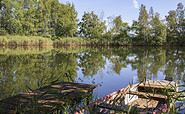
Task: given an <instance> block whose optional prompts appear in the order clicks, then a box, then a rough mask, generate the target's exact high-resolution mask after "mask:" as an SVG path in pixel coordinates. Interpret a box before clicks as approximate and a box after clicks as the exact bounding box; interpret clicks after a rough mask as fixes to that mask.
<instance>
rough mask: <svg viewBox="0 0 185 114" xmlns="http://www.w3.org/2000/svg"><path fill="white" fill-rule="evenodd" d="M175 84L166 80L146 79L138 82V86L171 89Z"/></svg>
mask: <svg viewBox="0 0 185 114" xmlns="http://www.w3.org/2000/svg"><path fill="white" fill-rule="evenodd" d="M175 86H177V84H176V83H175V82H170V81H166V80H148V81H146V82H144V83H141V84H139V87H145V88H158V89H173V88H174V87H175Z"/></svg>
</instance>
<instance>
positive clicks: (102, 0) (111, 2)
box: [59, 0, 185, 24]
mask: <svg viewBox="0 0 185 114" xmlns="http://www.w3.org/2000/svg"><path fill="white" fill-rule="evenodd" d="M59 2H61V3H67V2H70V3H74V5H75V8H76V10H77V12H78V19H81V17H82V15H83V14H84V11H94V12H95V13H96V14H98V15H100V13H101V12H102V11H103V12H104V19H107V17H108V16H113V15H114V16H119V15H121V17H122V19H123V21H124V22H128V23H130V24H131V23H132V20H137V19H138V15H139V7H140V5H141V4H144V5H146V7H147V10H148V11H149V8H150V7H151V6H152V7H153V9H154V11H155V12H158V13H160V14H161V18H164V17H165V15H167V14H168V12H169V11H170V10H175V9H176V8H177V4H178V3H180V2H181V3H183V5H185V0H59Z"/></svg>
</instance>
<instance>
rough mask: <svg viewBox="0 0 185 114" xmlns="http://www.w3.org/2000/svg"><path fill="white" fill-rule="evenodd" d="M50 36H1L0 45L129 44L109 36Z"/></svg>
mask: <svg viewBox="0 0 185 114" xmlns="http://www.w3.org/2000/svg"><path fill="white" fill-rule="evenodd" d="M54 38H55V37H53V38H49V37H42V36H19V35H5V36H0V46H48V45H49V46H55V47H56V46H112V45H120V46H121V45H128V43H125V41H122V40H120V41H118V40H115V41H114V40H110V39H107V38H94V39H92V38H86V37H63V38H56V39H54Z"/></svg>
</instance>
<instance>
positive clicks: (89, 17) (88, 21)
mask: <svg viewBox="0 0 185 114" xmlns="http://www.w3.org/2000/svg"><path fill="white" fill-rule="evenodd" d="M79 29H80V31H79V33H80V34H81V36H84V37H88V38H96V39H98V38H101V37H102V35H103V32H104V30H105V22H101V20H100V19H99V17H98V15H96V14H94V12H93V11H92V12H91V13H90V12H84V15H83V17H82V22H80V23H79Z"/></svg>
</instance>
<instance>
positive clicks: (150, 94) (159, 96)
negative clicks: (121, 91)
mask: <svg viewBox="0 0 185 114" xmlns="http://www.w3.org/2000/svg"><path fill="white" fill-rule="evenodd" d="M129 94H133V95H140V96H147V97H149V98H151V97H155V98H162V99H165V98H166V96H164V95H162V94H153V93H146V92H138V91H130V92H129Z"/></svg>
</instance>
